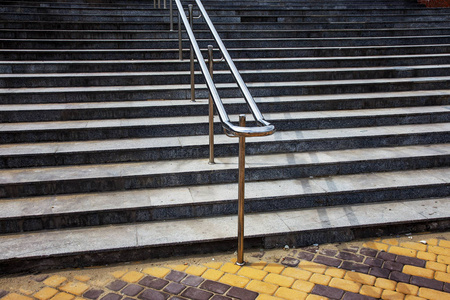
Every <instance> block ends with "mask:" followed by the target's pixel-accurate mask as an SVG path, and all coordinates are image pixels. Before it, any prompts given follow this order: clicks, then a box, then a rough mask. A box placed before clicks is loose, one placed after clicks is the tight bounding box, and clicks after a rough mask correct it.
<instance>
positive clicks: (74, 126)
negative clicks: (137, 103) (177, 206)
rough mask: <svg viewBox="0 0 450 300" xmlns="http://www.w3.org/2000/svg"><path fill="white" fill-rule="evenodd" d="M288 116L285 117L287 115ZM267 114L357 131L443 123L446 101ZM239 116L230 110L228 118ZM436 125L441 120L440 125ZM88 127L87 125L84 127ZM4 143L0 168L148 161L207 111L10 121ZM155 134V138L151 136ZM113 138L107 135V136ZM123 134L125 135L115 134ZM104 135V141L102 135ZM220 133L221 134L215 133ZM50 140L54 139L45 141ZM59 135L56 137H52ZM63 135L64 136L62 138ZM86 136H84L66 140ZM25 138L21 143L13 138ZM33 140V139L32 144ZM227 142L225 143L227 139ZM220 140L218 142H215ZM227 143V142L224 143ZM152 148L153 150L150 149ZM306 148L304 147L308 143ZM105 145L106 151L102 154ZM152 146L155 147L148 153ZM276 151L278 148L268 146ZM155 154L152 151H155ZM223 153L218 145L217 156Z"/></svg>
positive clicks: (280, 120) (200, 131)
mask: <svg viewBox="0 0 450 300" xmlns="http://www.w3.org/2000/svg"><path fill="white" fill-rule="evenodd" d="M287 116H289V118H287ZM265 117H266V118H267V119H268V120H270V122H271V123H272V124H274V125H275V126H276V128H277V130H278V131H293V130H299V129H302V130H322V131H324V129H330V130H334V131H337V130H338V129H339V128H350V130H353V131H355V132H357V128H358V127H363V128H364V129H367V128H365V127H368V126H393V125H413V124H424V125H425V126H430V125H431V124H433V123H445V122H449V121H450V107H449V106H428V107H416V108H391V109H376V110H375V109H372V110H371V109H367V110H355V111H339V112H327V111H323V112H317V113H315V112H297V113H296V112H290V113H286V112H284V113H266V114H265ZM237 118H238V117H237V116H235V115H232V119H237ZM438 126H439V125H438ZM87 128H88V129H87ZM221 131H222V130H221V127H220V125H219V124H218V123H216V124H215V134H216V135H217V134H220V133H221ZM0 132H1V133H2V140H1V141H2V143H3V145H0V167H1V168H4V169H5V168H23V167H37V166H54V165H58V166H60V165H71V164H77V165H81V164H92V163H118V162H121V161H122V160H125V161H146V160H156V159H172V158H174V159H177V158H182V156H180V155H183V154H184V152H183V151H181V150H180V149H178V150H177V149H176V148H174V149H172V151H171V152H169V151H168V153H166V154H165V155H160V156H157V155H156V154H155V153H156V151H157V150H158V146H159V147H162V148H163V146H161V145H158V144H156V146H155V145H153V143H158V141H161V140H162V141H165V139H163V138H161V137H167V138H168V141H169V142H168V145H169V146H170V147H174V145H175V146H176V139H177V137H176V136H178V137H181V136H186V137H187V136H192V135H205V136H206V135H207V134H208V123H207V117H206V116H204V117H177V118H173V117H171V118H152V119H128V120H127V119H122V120H120V121H118V120H102V121H95V120H93V121H66V122H42V123H41V122H37V123H12V124H5V125H4V126H2V127H1V128H0ZM152 137H153V138H152ZM108 138H109V139H113V140H112V141H110V140H109V139H108ZM118 138H122V139H124V140H117V139H118ZM100 139H103V141H100ZM218 139H220V140H221V139H222V138H220V137H218ZM46 141H53V142H52V143H44V142H46ZM56 141H59V142H56ZM64 141H65V142H64ZM67 141H86V142H67ZM223 142H225V143H226V140H225V141H223ZM11 143H24V144H15V145H14V144H11ZM33 143H36V144H33ZM118 143H123V146H122V147H121V148H120V149H116V152H115V154H117V155H114V154H111V153H114V152H113V150H114V148H110V147H111V146H113V147H114V145H115V144H118ZM226 144H228V143H226ZM198 146H199V148H197V150H196V151H197V152H194V151H191V152H186V153H190V155H193V156H194V157H206V156H207V151H208V150H207V149H206V148H205V147H206V146H205V144H203V145H201V144H199V145H198ZM221 146H223V145H221V144H218V145H217V147H219V148H220V147H221ZM226 147H227V146H226V145H225V148H226ZM152 149H153V150H152ZM306 150H307V149H306ZM102 151H106V152H107V153H108V154H102ZM152 151H153V152H155V153H152ZM255 151H257V152H256V153H265V152H264V151H265V150H264V148H263V146H261V147H260V148H257V147H256V148H255ZM271 151H272V152H274V153H275V152H276V153H278V152H279V151H277V150H273V149H272V150H271ZM155 155H156V156H155ZM224 155H227V154H226V151H225V150H223V149H222V150H221V149H218V150H217V151H216V156H224Z"/></svg>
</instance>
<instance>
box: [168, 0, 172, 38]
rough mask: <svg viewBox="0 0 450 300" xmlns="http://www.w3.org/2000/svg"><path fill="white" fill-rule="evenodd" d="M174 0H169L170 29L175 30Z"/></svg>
mask: <svg viewBox="0 0 450 300" xmlns="http://www.w3.org/2000/svg"><path fill="white" fill-rule="evenodd" d="M172 1H173V0H169V11H170V16H169V18H170V31H173V7H172V6H173V5H172Z"/></svg>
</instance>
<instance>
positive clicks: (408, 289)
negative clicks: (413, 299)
mask: <svg viewBox="0 0 450 300" xmlns="http://www.w3.org/2000/svg"><path fill="white" fill-rule="evenodd" d="M395 290H396V291H397V292H399V293H402V294H405V295H413V296H415V295H417V293H418V292H419V287H418V286H415V285H412V284H408V283H404V282H399V283H397V288H396V289H395Z"/></svg>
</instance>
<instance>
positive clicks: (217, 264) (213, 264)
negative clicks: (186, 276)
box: [185, 261, 222, 270]
mask: <svg viewBox="0 0 450 300" xmlns="http://www.w3.org/2000/svg"><path fill="white" fill-rule="evenodd" d="M203 265H204V266H205V267H207V268H210V269H216V270H218V269H220V267H221V266H222V263H221V262H215V261H212V262H209V263H206V264H203ZM185 269H186V268H185Z"/></svg>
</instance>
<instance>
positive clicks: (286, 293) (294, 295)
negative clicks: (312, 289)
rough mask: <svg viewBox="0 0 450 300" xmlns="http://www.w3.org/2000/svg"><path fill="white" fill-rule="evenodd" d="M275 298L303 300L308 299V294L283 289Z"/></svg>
mask: <svg viewBox="0 0 450 300" xmlns="http://www.w3.org/2000/svg"><path fill="white" fill-rule="evenodd" d="M275 296H277V297H280V298H282V299H288V300H303V299H306V297H307V296H308V294H307V293H305V292H302V291H296V290H293V289H288V288H285V287H281V288H279V289H278V290H277V291H276V293H275Z"/></svg>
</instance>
